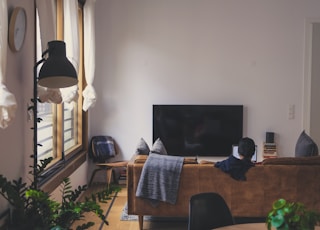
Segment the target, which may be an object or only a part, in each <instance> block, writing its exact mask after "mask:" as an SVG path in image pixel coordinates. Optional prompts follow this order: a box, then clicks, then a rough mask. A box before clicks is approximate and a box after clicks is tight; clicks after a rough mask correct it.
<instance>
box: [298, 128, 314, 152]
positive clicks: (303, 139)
mask: <svg viewBox="0 0 320 230" xmlns="http://www.w3.org/2000/svg"><path fill="white" fill-rule="evenodd" d="M316 155H318V146H317V144H316V143H315V142H314V141H313V140H312V139H311V137H310V136H308V135H307V134H306V133H305V131H302V133H301V134H300V136H299V138H298V141H297V143H296V148H295V156H296V157H309V156H316Z"/></svg>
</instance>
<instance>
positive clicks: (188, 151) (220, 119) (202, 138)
mask: <svg viewBox="0 0 320 230" xmlns="http://www.w3.org/2000/svg"><path fill="white" fill-rule="evenodd" d="M242 131H243V106H242V105H153V141H155V140H156V139H157V138H160V139H161V141H162V142H163V144H164V146H165V148H166V150H167V152H168V154H169V155H175V156H229V155H230V154H231V153H232V145H234V144H238V142H239V140H240V139H241V138H242Z"/></svg>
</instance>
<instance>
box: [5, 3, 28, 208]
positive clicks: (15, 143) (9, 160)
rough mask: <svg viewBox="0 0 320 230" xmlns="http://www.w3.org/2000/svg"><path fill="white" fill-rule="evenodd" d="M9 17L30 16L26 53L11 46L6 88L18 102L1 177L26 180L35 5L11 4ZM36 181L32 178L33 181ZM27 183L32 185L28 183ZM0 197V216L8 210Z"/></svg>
mask: <svg viewBox="0 0 320 230" xmlns="http://www.w3.org/2000/svg"><path fill="white" fill-rule="evenodd" d="M7 2H8V11H9V16H10V15H11V12H12V10H13V7H16V6H22V7H24V9H25V10H26V12H27V31H26V37H25V41H24V44H23V47H22V49H21V50H20V51H19V52H12V51H11V50H10V48H9V46H8V53H7V66H6V76H5V77H6V86H7V88H8V90H9V91H10V92H11V93H13V94H14V95H15V97H16V100H17V105H18V107H17V111H16V117H15V118H14V120H13V122H12V123H11V124H10V126H9V127H8V128H6V129H0V146H1V160H0V174H4V175H5V176H6V177H7V178H9V179H17V178H18V177H23V178H24V179H26V175H27V173H26V172H27V171H29V170H30V168H29V165H31V164H32V160H31V158H29V156H30V155H31V154H32V137H33V136H32V135H33V131H32V130H31V129H30V127H32V122H27V103H28V102H30V99H31V97H32V85H33V60H34V52H33V51H34V26H33V23H34V16H33V12H34V5H33V1H32V0H8V1H7ZM30 179H32V178H30ZM26 181H29V180H28V179H26ZM3 201H4V200H3V198H2V197H0V213H1V212H2V211H3V210H4V209H5V207H6V206H7V205H6V203H5V202H3Z"/></svg>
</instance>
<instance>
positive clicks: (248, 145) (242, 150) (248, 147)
mask: <svg viewBox="0 0 320 230" xmlns="http://www.w3.org/2000/svg"><path fill="white" fill-rule="evenodd" d="M255 149H256V145H255V143H254V141H253V140H252V139H251V138H249V137H244V138H242V139H240V141H239V147H238V152H239V154H240V155H242V156H243V157H244V158H247V159H251V157H252V156H253V154H254V152H255Z"/></svg>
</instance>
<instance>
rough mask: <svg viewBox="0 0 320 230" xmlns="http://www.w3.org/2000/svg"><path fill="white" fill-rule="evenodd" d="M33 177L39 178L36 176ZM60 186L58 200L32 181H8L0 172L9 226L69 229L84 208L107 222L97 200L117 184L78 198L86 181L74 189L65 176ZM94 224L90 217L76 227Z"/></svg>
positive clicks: (11, 229) (44, 162) (43, 163)
mask: <svg viewBox="0 0 320 230" xmlns="http://www.w3.org/2000/svg"><path fill="white" fill-rule="evenodd" d="M51 160H52V158H49V159H46V160H41V163H40V164H38V165H37V170H36V174H37V175H40V174H41V172H43V171H44V169H45V167H46V166H47V165H48V164H49V163H50V162H51ZM30 174H33V172H32V171H31V172H30ZM35 178H36V179H38V176H36V177H35ZM60 186H61V190H60V191H61V196H62V201H61V202H57V201H55V200H53V199H52V198H51V197H50V195H49V194H48V193H46V192H44V191H43V190H41V189H39V188H36V187H35V186H34V182H32V183H31V184H30V185H27V184H26V183H23V182H22V179H21V178H20V179H19V180H13V181H8V180H7V178H6V177H5V176H3V175H0V195H2V197H4V198H5V199H6V200H7V201H8V202H9V204H10V209H11V210H10V211H11V215H10V220H9V223H8V229H9V230H30V229H32V230H69V229H70V227H71V226H72V224H73V223H74V222H75V221H77V220H80V219H83V217H84V216H83V214H84V213H86V212H94V213H95V214H96V215H97V216H98V217H99V218H100V219H101V220H103V221H104V223H105V224H108V222H107V221H106V220H105V216H104V215H103V210H102V209H101V207H100V205H99V203H98V202H106V201H107V200H109V199H110V195H111V193H113V192H115V191H119V190H120V188H119V187H113V186H108V187H106V188H105V189H103V190H102V191H100V192H97V193H94V194H92V195H91V196H90V197H85V199H84V201H79V199H78V198H79V197H80V195H81V194H82V193H83V192H84V191H85V190H86V189H87V186H86V185H84V186H78V188H76V189H74V190H73V189H72V187H71V184H70V180H69V178H66V179H64V180H63V182H62V183H61V185H60ZM93 225H94V223H93V222H90V221H89V222H86V223H84V224H81V225H80V226H77V227H76V229H77V230H81V229H88V228H90V227H91V226H93Z"/></svg>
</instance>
